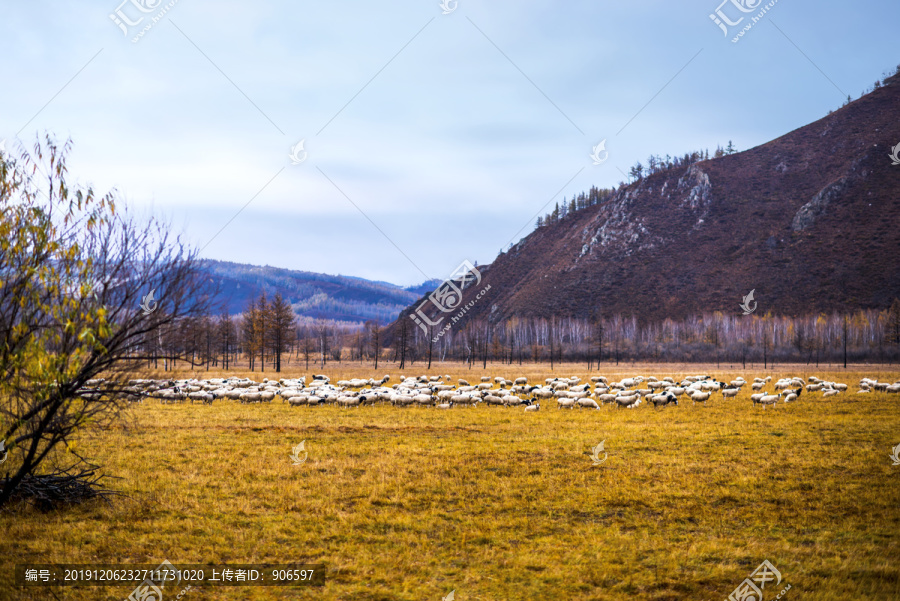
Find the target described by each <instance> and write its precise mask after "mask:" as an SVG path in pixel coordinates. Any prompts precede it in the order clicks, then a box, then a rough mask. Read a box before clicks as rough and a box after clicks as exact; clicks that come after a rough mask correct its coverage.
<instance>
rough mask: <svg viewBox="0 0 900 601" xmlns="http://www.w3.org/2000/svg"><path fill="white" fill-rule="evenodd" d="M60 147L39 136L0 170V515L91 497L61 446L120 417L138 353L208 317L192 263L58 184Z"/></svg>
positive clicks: (88, 471) (107, 206)
mask: <svg viewBox="0 0 900 601" xmlns="http://www.w3.org/2000/svg"><path fill="white" fill-rule="evenodd" d="M70 146H71V143H70V142H66V143H64V144H62V145H59V144H57V142H56V141H55V140H53V139H52V138H51V137H50V136H47V137H46V140H45V141H44V142H42V143H41V142H38V143H36V144H35V147H34V152H33V154H29V153H28V152H26V151H25V150H21V151H19V152H18V154H17V155H16V156H4V157H2V159H0V207H2V210H0V238H2V240H3V244H2V245H0V279H2V286H0V341H2V344H0V374H2V378H0V441H3V442H4V443H5V446H6V449H7V451H8V453H9V457H8V459H9V460H8V462H7V463H5V464H4V469H5V470H6V471H5V473H4V475H3V477H2V480H0V506H3V505H6V504H8V503H10V502H11V501H12V500H14V499H16V498H20V497H29V496H30V498H33V499H38V500H39V501H40V503H41V504H42V505H44V506H53V505H54V504H55V503H57V502H61V501H66V500H72V499H71V497H69V495H68V494H67V493H66V492H65V491H71V490H73V489H74V490H77V492H78V494H79V496H81V497H84V496H95V495H97V494H100V495H103V494H104V490H103V489H102V488H101V489H98V488H97V487H98V486H99V485H98V478H99V476H98V475H97V474H96V470H97V469H98V466H96V465H94V464H92V463H91V462H90V461H89V460H88V459H87V458H85V457H83V456H82V455H80V454H79V453H78V452H77V451H75V450H74V447H73V446H71V445H70V444H69V443H71V442H74V440H73V438H74V436H75V434H76V432H78V431H79V430H81V429H84V428H103V427H108V426H110V425H111V424H113V423H115V422H116V421H117V420H118V419H119V418H120V417H121V414H122V410H123V408H124V406H125V403H126V395H127V394H128V391H127V390H125V384H126V383H127V379H128V378H129V375H130V374H131V373H132V371H133V370H134V369H135V368H136V367H137V366H138V365H139V362H140V363H142V362H143V361H144V360H145V359H146V357H144V356H139V355H135V354H134V353H133V351H134V350H135V349H137V348H140V345H141V342H142V341H144V340H146V339H147V338H148V337H150V336H151V335H152V334H153V333H156V334H157V339H158V340H160V339H164V338H168V337H169V336H170V335H171V334H172V333H173V331H174V330H176V329H179V328H180V326H181V325H182V322H184V321H185V320H188V319H190V318H193V319H196V317H197V316H199V315H202V314H203V313H204V312H205V311H206V307H207V306H208V298H209V296H208V293H209V290H207V289H206V288H205V284H204V283H203V282H205V280H201V278H199V277H198V275H197V264H196V253H195V252H194V251H190V250H188V249H187V248H186V247H185V246H184V245H183V244H182V243H181V242H180V241H179V240H178V239H177V238H176V239H173V238H172V237H171V235H170V234H169V230H168V227H167V226H166V225H164V224H162V223H160V222H158V221H155V220H150V221H149V222H145V223H138V222H137V221H136V220H135V219H133V218H131V217H130V216H129V215H128V213H127V211H125V210H123V207H121V206H117V203H116V197H115V196H114V194H107V195H106V196H103V197H98V196H97V195H95V193H94V191H93V190H92V189H91V188H84V187H80V186H75V185H73V184H71V183H70V182H68V181H67V175H68V172H67V168H66V159H67V155H68V153H69V150H70ZM36 173H41V174H43V177H37V178H36V177H33V176H34V174H36ZM101 375H102V376H103V378H104V380H102V381H100V380H97V378H98V377H99V376H101ZM63 447H67V448H68V451H69V452H68V453H61V452H60V449H61V448H63ZM60 485H62V486H60ZM60 491H63V492H60ZM106 492H108V491H106Z"/></svg>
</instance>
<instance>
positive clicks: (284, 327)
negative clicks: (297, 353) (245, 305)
mask: <svg viewBox="0 0 900 601" xmlns="http://www.w3.org/2000/svg"><path fill="white" fill-rule="evenodd" d="M268 314H269V317H270V320H269V321H270V323H269V328H268V329H269V332H270V337H269V339H270V341H271V351H272V355H273V356H274V358H275V371H276V372H280V371H281V355H282V354H283V353H284V352H285V351H286V350H287V348H288V342H289V341H290V339H291V331H292V330H293V329H294V310H293V309H292V308H291V305H290V304H289V303H288V302H287V301H286V300H284V298H283V297H282V296H281V293H280V292H279V293H277V294H276V295H275V298H274V299H272V304H271V305H270V306H269V312H268Z"/></svg>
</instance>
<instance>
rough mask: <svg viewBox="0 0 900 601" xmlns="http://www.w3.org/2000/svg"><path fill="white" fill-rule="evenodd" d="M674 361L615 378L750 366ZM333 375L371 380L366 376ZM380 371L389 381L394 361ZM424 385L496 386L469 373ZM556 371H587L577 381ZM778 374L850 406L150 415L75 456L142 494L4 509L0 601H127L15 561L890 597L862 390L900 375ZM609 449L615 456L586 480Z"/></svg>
mask: <svg viewBox="0 0 900 601" xmlns="http://www.w3.org/2000/svg"><path fill="white" fill-rule="evenodd" d="M548 367H549V366H522V367H521V368H520V367H519V366H497V365H495V366H490V365H489V366H488V370H487V373H486V374H484V375H505V376H517V375H521V374H525V373H528V374H529V375H530V376H531V377H532V378H533V377H536V376H539V375H540V376H541V377H544V376H546V375H549V369H548ZM681 367H682V366H658V365H657V366H634V367H630V366H620V370H616V372H617V373H619V374H622V375H624V374H628V375H630V374H633V373H653V374H656V375H657V376H658V377H662V376H663V375H674V376H678V375H682V374H694V373H704V372H706V373H710V375H713V376H716V377H719V379H723V378H724V379H730V378H731V377H733V376H734V375H736V374H737V373H738V371H737V370H732V371H729V372H728V373H726V372H717V371H716V370H715V369H713V368H710V367H709V366H706V367H701V368H698V367H697V366H683V369H681V370H680V371H679V369H680V368H681ZM311 371H316V370H312V369H311ZM405 371H406V374H407V375H412V374H419V373H423V371H424V369H420V368H419V367H418V366H417V367H415V368H411V369H409V370H405ZM323 372H324V373H327V374H329V375H330V376H331V377H332V379H333V380H334V379H337V378H339V377H340V378H344V377H352V376H363V375H366V376H370V375H375V372H374V371H373V370H372V369H371V368H370V367H368V366H359V365H357V366H352V365H344V366H341V367H338V368H337V369H332V368H331V367H330V366H329V367H326V368H325V370H323ZM382 373H391V374H392V375H393V376H394V377H393V379H392V381H394V382H395V381H396V375H397V374H398V371H397V370H396V369H395V366H393V365H392V366H391V367H390V368H388V369H382V368H381V366H380V367H379V371H378V375H379V376H380V375H381V374H382ZM432 373H449V374H451V375H452V376H453V378H454V382H455V380H456V378H457V377H459V376H463V377H466V378H467V379H469V380H470V381H472V380H477V379H478V378H479V377H480V376H481V375H483V372H482V371H481V370H479V369H472V370H471V371H469V370H468V369H465V367H464V366H460V365H455V366H449V367H448V366H441V367H436V368H435V369H433V370H432ZM555 373H557V374H566V375H569V374H577V375H580V376H581V377H582V378H585V376H586V375H587V374H586V373H585V370H584V367H583V366H566V367H564V368H563V369H557V370H555ZM595 373H596V372H595ZM602 373H604V374H605V375H607V374H613V373H614V371H613V370H604V371H602ZM744 373H745V377H747V376H748V375H759V374H761V373H762V370H757V371H755V372H753V371H750V370H748V372H744ZM766 373H767V374H769V375H772V376H773V380H775V379H777V377H778V376H779V375H781V374H782V373H784V374H785V375H786V374H788V373H790V374H794V375H800V376H803V377H804V378H805V377H806V375H808V374H815V375H818V376H820V377H826V378H830V379H835V380H838V381H843V382H847V383H848V384H851V391H850V392H848V393H846V394H844V395H839V396H837V397H831V398H828V399H823V398H822V397H821V394H815V393H814V394H812V395H807V393H805V392H804V393H803V396H801V400H800V401H799V402H797V403H794V404H790V405H785V404H783V403H782V404H779V405H778V406H777V408H776V409H768V410H766V411H763V410H761V409H759V408H754V407H752V406H751V404H750V402H749V400H748V396H749V391H746V392H744V393H742V394H741V395H740V396H739V397H738V398H737V399H736V400H728V401H723V400H722V399H721V397H719V396H716V397H715V399H714V400H712V401H710V402H709V403H708V406H703V405H699V404H698V405H696V406H693V405H692V404H691V403H690V401H687V402H685V401H684V400H682V401H681V405H680V406H677V407H665V408H662V409H660V410H654V409H653V408H650V407H646V406H643V405H642V406H641V407H639V408H638V409H637V410H625V409H615V408H614V407H612V406H604V407H603V408H602V409H601V410H600V411H591V410H573V411H559V410H556V409H555V408H554V406H555V402H548V403H545V404H544V407H543V410H542V411H540V412H538V413H525V412H524V411H523V410H522V409H504V408H499V407H485V406H479V407H477V408H474V409H466V408H454V409H453V410H451V411H439V410H435V409H430V408H418V407H413V408H408V409H400V408H394V407H390V406H376V407H363V408H359V409H338V408H336V407H332V406H324V407H316V408H309V407H300V408H290V407H288V406H287V405H285V404H282V403H281V402H280V400H279V399H276V401H275V402H273V403H271V404H263V405H240V404H235V403H233V402H229V401H216V402H215V404H214V405H212V406H201V405H190V404H186V405H185V404H182V405H160V404H158V403H156V402H153V401H145V402H144V403H143V404H141V405H137V406H135V407H134V408H133V411H132V412H131V417H132V420H131V423H130V425H129V426H128V428H127V429H126V428H121V429H117V430H114V431H108V432H102V433H94V434H92V435H89V436H85V438H84V440H82V441H80V448H81V449H82V450H83V451H86V452H88V454H89V455H91V456H93V457H95V458H97V459H98V461H99V462H100V463H101V464H102V465H103V466H104V467H105V472H106V473H108V474H110V475H113V476H118V477H120V478H121V480H118V481H114V485H115V486H117V487H118V488H119V489H120V490H122V491H124V492H126V493H127V494H128V495H130V498H129V499H127V500H120V501H118V502H116V503H115V504H114V505H113V506H112V507H108V506H106V505H105V504H102V503H96V504H88V505H84V506H80V507H75V508H71V509H67V510H64V511H59V512H51V513H48V514H42V513H39V512H36V511H33V510H28V509H18V510H15V511H12V512H6V513H2V514H0V532H3V533H4V534H3V537H2V542H0V557H2V560H0V566H2V569H0V598H2V599H50V598H58V599H123V598H125V597H126V596H127V595H128V593H129V592H130V590H131V587H115V588H105V589H104V588H88V587H86V588H78V589H74V588H56V589H54V594H55V596H52V595H51V594H49V593H50V591H49V590H47V589H35V588H30V589H19V588H16V587H14V586H13V585H12V566H13V564H15V563H21V562H25V561H30V562H53V563H64V562H67V563H95V562H96V563H154V564H156V563H159V562H160V561H162V560H163V559H165V558H167V559H169V560H170V561H172V562H173V563H175V564H176V565H178V564H189V563H203V564H212V563H263V562H268V563H289V562H308V563H324V564H325V565H326V566H327V569H328V575H327V582H326V584H325V586H324V587H320V588H274V587H273V588H251V587H245V588H236V587H231V588H225V587H210V586H203V587H195V588H194V589H192V590H191V591H189V592H188V593H187V594H186V595H185V596H184V597H183V599H186V600H190V599H252V600H263V599H326V600H337V599H342V600H345V601H347V600H409V601H413V600H421V599H434V600H435V601H437V600H439V599H441V598H442V597H444V596H445V595H446V594H447V593H449V592H450V591H451V590H454V589H455V590H456V598H457V599H458V600H460V601H467V600H470V599H473V600H474V599H481V600H494V599H504V600H505V599H573V600H594V599H596V600H606V599H609V600H612V599H616V600H618V599H623V598H628V599H654V600H676V599H677V600H681V599H696V600H698V601H699V600H703V599H716V600H718V599H725V598H727V596H728V595H729V594H730V593H731V591H732V590H734V588H735V587H736V586H737V585H738V584H739V583H740V582H741V581H742V580H743V579H744V578H745V577H747V576H748V575H749V573H750V572H751V571H752V570H753V569H755V568H756V566H757V565H759V564H760V563H761V562H762V561H763V560H764V559H768V560H769V561H771V562H772V563H773V564H774V565H775V566H776V567H777V568H778V569H779V570H780V571H781V573H782V575H783V577H784V581H783V582H782V585H781V586H780V587H778V588H777V589H774V590H771V591H770V590H769V587H767V589H766V593H767V594H766V596H765V598H766V599H767V601H768V600H769V599H771V598H774V596H775V595H776V594H777V593H778V592H779V591H780V590H781V588H782V587H783V586H784V585H785V583H790V585H791V587H792V588H791V591H790V592H789V593H788V594H787V595H786V598H788V599H803V598H808V599H812V598H815V599H819V600H823V601H827V600H832V599H833V600H839V599H840V600H844V599H897V598H900V560H898V559H897V557H898V538H900V486H898V484H900V466H897V467H893V466H892V465H891V460H890V459H889V458H888V454H889V453H890V451H891V449H892V447H893V446H894V445H896V444H898V443H900V407H898V405H900V398H898V396H897V395H886V394H869V395H855V394H854V392H855V390H856V388H855V386H853V385H854V384H855V383H856V382H857V381H858V380H859V378H860V377H862V376H864V375H865V376H877V377H879V378H880V379H890V380H892V381H893V380H895V379H897V373H896V372H893V373H892V372H890V371H889V370H888V369H887V368H879V369H872V370H869V371H864V372H850V373H846V372H844V371H843V370H840V371H837V370H835V371H833V372H825V371H820V372H815V371H814V370H810V369H808V368H805V367H804V368H800V367H797V368H794V369H788V370H786V371H784V372H782V369H781V368H779V369H778V370H777V371H775V372H774V373H773V372H772V371H771V370H770V371H769V372H766ZM195 374H196V375H198V376H199V377H206V376H207V374H206V372H195ZM298 374H299V372H292V371H289V372H288V373H287V374H282V375H292V376H293V375H298ZM182 375H183V374H182ZM209 375H210V376H213V375H221V372H219V373H218V374H216V373H215V372H210V374H209ZM240 375H251V376H252V377H255V378H256V379H261V378H262V377H270V378H274V377H276V376H275V374H272V373H266V374H264V375H261V374H260V373H259V372H256V373H255V374H249V372H247V373H246V374H243V373H242V374H240ZM748 379H750V378H748ZM769 389H770V390H772V388H771V387H770V388H769ZM301 440H306V449H307V451H308V452H309V458H308V460H307V461H306V462H305V463H304V464H302V465H300V466H294V465H292V463H291V461H290V459H289V457H288V456H289V454H290V452H291V449H292V447H293V446H294V445H295V444H297V443H298V442H300V441H301ZM601 440H605V441H606V445H605V446H606V451H607V452H608V453H609V458H608V460H607V461H606V462H605V463H603V464H602V465H601V466H592V463H591V459H590V449H591V447H593V446H594V445H596V444H597V443H599V442H600V441H601Z"/></svg>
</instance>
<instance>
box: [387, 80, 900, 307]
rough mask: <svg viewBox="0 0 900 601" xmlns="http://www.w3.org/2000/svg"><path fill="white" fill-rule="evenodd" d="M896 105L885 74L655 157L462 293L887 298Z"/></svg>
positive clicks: (653, 303)
mask: <svg viewBox="0 0 900 601" xmlns="http://www.w3.org/2000/svg"><path fill="white" fill-rule="evenodd" d="M898 116H900V76H898V75H895V76H893V77H892V78H889V79H888V80H886V81H885V82H884V85H883V86H881V87H878V88H876V89H875V90H874V91H872V92H871V93H869V94H866V95H865V96H863V97H862V98H860V99H858V100H856V101H854V102H851V103H849V104H847V105H845V106H844V107H842V108H841V109H839V110H837V111H834V112H833V113H831V114H829V115H828V116H826V117H825V118H823V119H820V120H818V121H816V122H814V123H812V124H810V125H807V126H804V127H801V128H799V129H797V130H795V131H792V132H790V133H788V134H786V135H784V136H782V137H780V138H778V139H776V140H773V141H771V142H769V143H767V144H763V145H761V146H758V147H756V148H753V149H750V150H747V151H745V152H740V153H736V154H729V155H726V156H723V157H721V158H715V159H712V160H703V161H699V162H693V164H689V165H687V164H682V165H681V166H680V167H669V168H663V169H657V170H655V171H656V172H655V173H653V174H651V175H648V176H645V177H643V178H642V179H639V180H638V181H636V182H634V183H632V184H630V185H627V186H621V187H620V188H619V189H618V190H617V191H615V192H614V193H612V194H611V195H610V196H608V197H607V198H606V199H605V201H602V202H600V203H599V204H593V206H587V207H585V208H581V209H580V210H577V211H569V212H568V214H567V215H566V216H565V217H564V218H561V219H559V220H548V224H546V225H543V226H541V227H538V228H537V229H536V230H535V231H534V232H532V233H531V234H530V235H528V236H527V237H525V238H523V239H522V240H521V241H519V243H518V244H516V245H515V246H513V247H512V248H511V249H510V250H509V251H508V252H506V253H502V254H501V255H499V256H498V257H497V259H496V260H495V261H494V262H493V264H492V265H491V266H490V269H489V270H486V271H485V272H484V273H483V274H482V275H483V279H482V282H481V283H480V284H479V285H478V286H476V287H474V288H470V289H468V290H467V291H466V293H465V295H464V296H465V299H464V303H463V304H465V303H468V302H470V301H471V300H473V299H474V296H475V293H476V291H477V290H481V289H482V288H484V287H485V286H487V285H490V287H491V289H490V291H489V292H488V293H487V294H486V295H485V296H484V297H483V298H482V299H480V300H478V301H477V302H476V303H475V304H474V305H473V306H472V307H471V308H470V309H468V311H467V316H468V319H472V318H487V319H488V320H489V321H491V322H495V323H496V322H499V321H502V320H505V319H507V318H510V317H513V316H522V317H550V316H559V317H585V318H590V317H593V316H595V315H602V316H609V315H614V314H622V315H626V316H627V315H635V316H636V317H638V318H639V319H642V320H647V321H653V320H662V319H665V318H673V319H681V318H685V317H689V316H691V315H698V314H701V313H703V312H712V311H723V312H726V313H728V312H736V311H740V308H739V307H738V304H739V303H740V302H741V300H742V298H743V297H744V296H745V295H746V294H748V293H749V292H750V291H751V290H755V299H756V301H757V302H758V309H757V311H758V313H760V314H761V313H765V312H770V311H771V312H772V313H774V314H781V315H801V314H813V313H817V312H823V311H825V312H830V311H847V310H856V309H861V308H885V307H888V306H889V305H890V303H891V299H892V298H894V297H900V165H893V164H892V160H891V158H890V157H889V156H888V155H889V154H890V153H891V151H892V146H894V145H896V144H900V119H898ZM423 300H425V298H422V299H419V300H418V301H416V303H414V307H415V306H418V305H419V304H420V303H421V302H422V301H423ZM427 306H428V305H427ZM411 310H412V308H410V309H407V310H406V311H405V312H404V314H403V317H404V318H405V316H406V315H408V314H409V313H410V312H411ZM426 312H427V313H428V314H429V315H431V316H435V315H439V313H436V312H435V311H434V310H433V309H432V310H429V311H426Z"/></svg>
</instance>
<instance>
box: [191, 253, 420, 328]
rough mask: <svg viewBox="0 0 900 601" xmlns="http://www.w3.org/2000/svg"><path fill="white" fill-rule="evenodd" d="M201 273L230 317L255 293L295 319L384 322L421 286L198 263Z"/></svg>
mask: <svg viewBox="0 0 900 601" xmlns="http://www.w3.org/2000/svg"><path fill="white" fill-rule="evenodd" d="M201 269H203V271H205V272H206V273H208V274H209V276H210V279H211V280H212V282H213V283H214V284H217V285H218V286H219V290H220V293H219V297H218V299H217V300H218V301H219V303H220V304H221V305H222V308H227V309H228V311H229V313H231V314H237V313H241V312H243V311H244V310H245V309H246V308H247V304H248V303H249V301H250V300H251V299H253V298H256V297H257V296H259V294H260V293H261V292H265V293H266V295H268V296H269V297H271V296H273V295H274V294H275V293H277V292H280V293H281V295H282V296H283V297H284V298H285V299H286V300H287V301H288V302H289V303H291V305H292V306H293V308H294V312H295V313H297V315H298V316H300V317H301V318H303V317H306V318H310V319H329V320H336V321H343V322H351V323H363V322H365V321H367V320H370V319H378V320H379V321H380V322H381V323H389V322H390V321H392V320H393V319H395V318H396V317H397V315H398V314H399V313H400V311H401V310H402V309H403V308H404V307H406V306H407V305H409V303H411V302H412V301H414V300H415V299H416V298H417V296H418V295H419V294H421V293H422V292H421V288H422V286H416V287H412V288H410V289H406V288H401V287H399V286H395V285H394V284H389V283H387V282H372V281H369V280H365V279H362V278H355V277H348V276H340V275H326V274H321V273H310V272H307V271H293V270H290V269H280V268H276V267H268V266H266V267H259V266H255V265H242V264H239V263H229V262H225V261H213V260H204V261H202V263H201ZM432 286H433V284H432Z"/></svg>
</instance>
